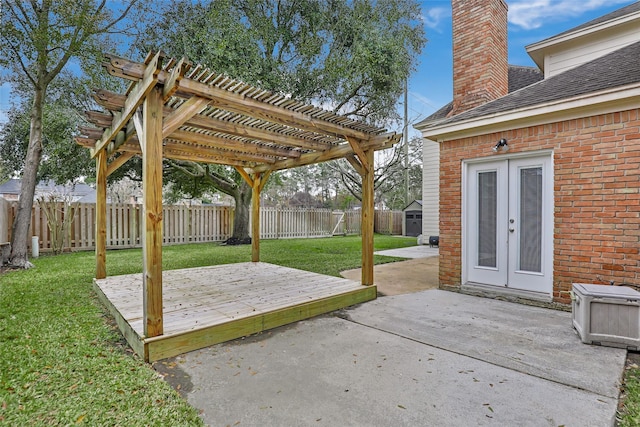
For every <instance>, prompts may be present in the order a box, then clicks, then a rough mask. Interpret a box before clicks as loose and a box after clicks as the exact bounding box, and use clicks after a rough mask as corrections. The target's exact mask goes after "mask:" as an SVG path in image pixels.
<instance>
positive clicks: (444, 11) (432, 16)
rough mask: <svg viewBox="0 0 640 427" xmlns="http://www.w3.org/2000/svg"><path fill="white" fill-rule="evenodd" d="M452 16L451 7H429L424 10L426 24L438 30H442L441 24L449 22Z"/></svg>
mask: <svg viewBox="0 0 640 427" xmlns="http://www.w3.org/2000/svg"><path fill="white" fill-rule="evenodd" d="M450 17H451V8H449V7H434V8H428V9H425V10H424V11H423V12H422V22H423V23H424V26H425V27H427V28H431V29H432V30H435V31H438V32H440V31H442V28H440V26H441V24H443V23H445V24H447V23H448V18H450Z"/></svg>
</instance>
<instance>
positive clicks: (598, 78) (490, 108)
mask: <svg viewBox="0 0 640 427" xmlns="http://www.w3.org/2000/svg"><path fill="white" fill-rule="evenodd" d="M638 58H640V42H636V43H633V44H630V45H628V46H626V47H623V48H621V49H618V50H616V51H614V52H612V53H610V54H608V55H605V56H602V57H600V58H598V59H595V60H593V61H591V62H588V63H586V64H583V65H580V66H578V67H576V68H573V69H570V70H568V71H565V72H564V73H561V74H557V75H555V76H552V77H549V78H547V79H545V80H541V81H539V82H537V83H535V84H533V85H530V86H527V87H524V88H522V89H520V90H518V91H516V92H513V93H510V94H509V95H506V96H504V97H502V98H499V99H496V100H495V101H491V102H488V103H486V104H484V105H481V106H479V107H477V108H474V109H472V110H469V111H465V112H464V113H461V114H458V115H456V116H453V117H450V118H448V119H444V120H442V121H439V122H438V123H437V124H438V126H441V125H447V124H452V123H456V122H460V121H464V120H468V119H473V118H477V117H483V116H488V115H491V114H496V113H501V112H505V111H511V110H514V109H516V108H523V107H529V106H535V105H540V104H546V103H549V102H553V101H561V100H564V99H569V98H573V97H577V96H580V95H585V94H589V93H594V92H599V91H604V90H606V89H612V88H616V87H622V86H626V85H631V84H634V83H640V61H639V60H638ZM423 123H424V122H423Z"/></svg>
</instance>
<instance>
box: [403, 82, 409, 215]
mask: <svg viewBox="0 0 640 427" xmlns="http://www.w3.org/2000/svg"><path fill="white" fill-rule="evenodd" d="M402 138H403V139H404V147H403V149H404V205H405V206H407V205H408V204H409V202H410V200H409V83H408V79H405V81H404V130H403V133H402Z"/></svg>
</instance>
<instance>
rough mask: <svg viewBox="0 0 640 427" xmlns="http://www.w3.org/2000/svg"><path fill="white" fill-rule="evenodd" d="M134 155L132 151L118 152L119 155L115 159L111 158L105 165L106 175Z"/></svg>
mask: <svg viewBox="0 0 640 427" xmlns="http://www.w3.org/2000/svg"><path fill="white" fill-rule="evenodd" d="M135 155H136V154H135V153H132V152H126V153H120V155H119V156H118V157H116V158H115V159H113V160H112V161H111V163H109V165H108V166H107V176H109V175H111V174H112V173H114V172H115V171H117V170H118V169H119V168H120V166H122V165H124V164H125V163H127V161H128V160H129V159H131V158H132V157H133V156H135Z"/></svg>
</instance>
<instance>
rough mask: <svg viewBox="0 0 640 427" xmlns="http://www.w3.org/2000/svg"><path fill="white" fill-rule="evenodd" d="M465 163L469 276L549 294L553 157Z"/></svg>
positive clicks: (491, 283) (469, 280) (551, 259)
mask: <svg viewBox="0 0 640 427" xmlns="http://www.w3.org/2000/svg"><path fill="white" fill-rule="evenodd" d="M466 167H467V169H466V185H465V195H464V197H465V209H464V216H465V217H464V222H463V223H464V229H463V233H464V242H465V243H464V245H465V248H464V254H465V256H464V258H465V259H464V261H463V262H464V266H465V274H466V280H467V281H468V282H472V283H481V284H487V285H494V286H502V287H508V288H513V289H520V290H525V291H532V292H540V293H546V294H550V293H551V291H552V289H553V283H552V277H553V276H552V269H553V265H552V263H553V255H552V250H553V171H552V165H551V157H550V156H540V157H525V158H512V159H503V160H496V161H490V162H483V163H469V164H467V166H466Z"/></svg>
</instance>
